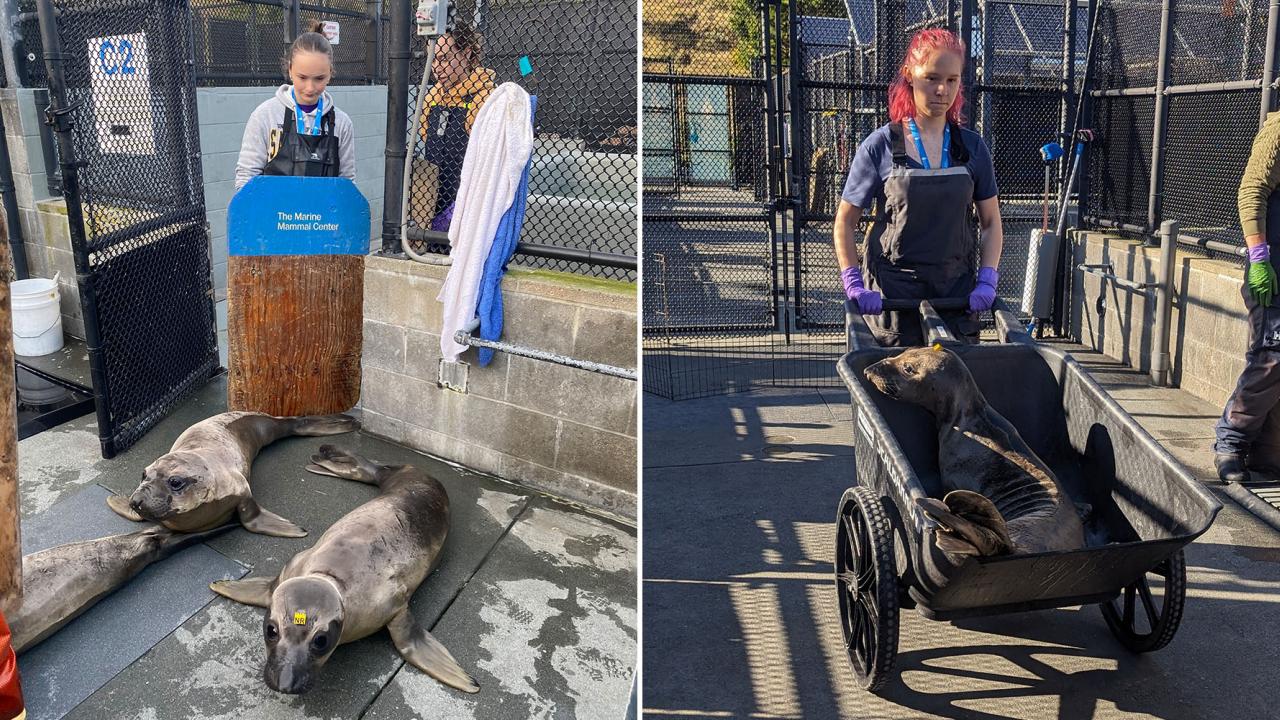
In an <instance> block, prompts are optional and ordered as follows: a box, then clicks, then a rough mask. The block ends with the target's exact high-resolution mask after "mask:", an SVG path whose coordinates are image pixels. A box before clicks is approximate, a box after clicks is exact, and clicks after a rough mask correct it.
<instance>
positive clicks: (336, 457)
mask: <svg viewBox="0 0 1280 720" xmlns="http://www.w3.org/2000/svg"><path fill="white" fill-rule="evenodd" d="M307 470H310V471H311V472H313V473H316V474H317V475H331V476H333V477H339V478H343V479H344V480H355V481H356V482H362V483H368V484H370V485H377V484H378V466H377V465H374V464H373V463H371V462H369V461H368V460H366V459H365V458H363V457H360V456H359V455H356V454H355V453H351V452H347V451H346V450H343V449H341V448H338V447H334V446H333V445H321V446H320V452H318V453H316V454H315V455H312V456H311V464H310V465H307Z"/></svg>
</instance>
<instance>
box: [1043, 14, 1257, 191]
mask: <svg viewBox="0 0 1280 720" xmlns="http://www.w3.org/2000/svg"><path fill="white" fill-rule="evenodd" d="M1077 2H1078V0H1063V3H1062V14H1063V18H1062V24H1063V27H1065V28H1066V32H1065V33H1064V34H1063V40H1062V117H1061V123H1060V125H1061V126H1062V130H1061V133H1062V137H1063V140H1064V142H1067V143H1070V142H1071V137H1070V136H1069V135H1068V134H1067V133H1069V132H1071V128H1070V125H1071V124H1072V123H1073V122H1075V117H1076V14H1077V13H1076V9H1077V7H1076V6H1077ZM1276 2H1280V0H1276ZM1067 147H1071V146H1070V145H1067ZM1057 165H1058V177H1060V178H1063V177H1066V174H1067V171H1068V169H1069V168H1070V166H1071V156H1070V155H1069V154H1068V153H1063V154H1062V157H1061V158H1059V159H1058V163H1057Z"/></svg>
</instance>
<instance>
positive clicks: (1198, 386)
mask: <svg viewBox="0 0 1280 720" xmlns="http://www.w3.org/2000/svg"><path fill="white" fill-rule="evenodd" d="M1077 237H1078V238H1079V241H1078V242H1077V243H1076V245H1075V264H1077V265H1078V264H1080V263H1090V264H1097V263H1104V262H1109V263H1111V264H1112V266H1113V268H1114V272H1115V274H1116V275H1118V276H1119V277H1122V278H1126V279H1129V280H1133V281H1135V282H1158V281H1159V280H1160V278H1161V277H1162V274H1161V269H1160V250H1159V248H1156V247H1144V246H1143V244H1142V243H1141V242H1138V241H1135V240H1129V239H1125V238H1119V237H1116V236H1113V235H1106V234H1102V233H1080V234H1079V235H1078V236H1077ZM1175 262H1176V267H1175V270H1174V276H1173V278H1174V279H1173V284H1174V308H1173V314H1172V320H1171V327H1170V349H1169V354H1170V363H1171V367H1172V377H1173V382H1174V384H1176V385H1177V386H1178V387H1180V388H1182V389H1183V390H1186V391H1187V392H1189V393H1191V394H1192V395H1195V396H1196V397H1199V398H1202V399H1204V400H1205V401H1207V402H1209V403H1211V404H1213V405H1217V406H1222V405H1224V404H1225V403H1226V400H1227V397H1228V396H1229V395H1230V394H1231V391H1232V390H1234V389H1235V386H1236V381H1237V379H1238V378H1239V376H1240V371H1241V370H1243V369H1244V353H1245V349H1246V347H1247V345H1248V341H1249V324H1248V320H1247V315H1246V313H1245V309H1244V300H1243V298H1242V296H1241V287H1242V285H1243V284H1244V269H1243V268H1242V267H1241V265H1240V264H1239V263H1232V262H1227V261H1223V260H1212V259H1208V258H1204V257H1199V256H1193V255H1191V254H1189V253H1185V252H1181V251H1180V252H1179V253H1178V254H1177V256H1176V258H1175ZM1100 293H1101V294H1102V296H1103V298H1104V302H1105V312H1103V313H1102V315H1101V316H1099V314H1098V312H1097V299H1098V297H1099V294H1100ZM1155 322H1156V316H1155V302H1154V300H1148V299H1146V298H1144V297H1143V296H1142V295H1139V294H1137V293H1133V292H1129V291H1127V290H1125V289H1124V288H1120V287H1117V286H1116V285H1115V284H1114V283H1112V282H1108V281H1104V280H1103V279H1102V278H1100V277H1098V276H1097V275H1091V274H1085V273H1082V272H1080V271H1076V273H1075V276H1074V287H1073V305H1072V325H1071V327H1072V330H1073V331H1074V333H1075V335H1076V337H1078V338H1080V341H1081V342H1083V343H1084V344H1086V345H1090V346H1092V347H1094V348H1095V349H1097V350H1099V351H1101V352H1102V353H1104V354H1106V355H1109V356H1111V357H1114V358H1117V359H1119V360H1121V361H1123V362H1125V363H1127V364H1129V365H1130V366H1132V367H1135V368H1138V369H1140V370H1150V367H1151V361H1150V353H1151V348H1152V341H1153V335H1154V332H1155Z"/></svg>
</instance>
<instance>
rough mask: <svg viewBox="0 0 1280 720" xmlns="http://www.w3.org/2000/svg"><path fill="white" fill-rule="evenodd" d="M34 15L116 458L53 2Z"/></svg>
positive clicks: (105, 444)
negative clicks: (47, 80) (38, 17)
mask: <svg viewBox="0 0 1280 720" xmlns="http://www.w3.org/2000/svg"><path fill="white" fill-rule="evenodd" d="M36 10H37V12H38V13H39V16H40V40H41V42H42V43H43V45H44V63H45V70H46V73H47V74H48V78H49V109H48V111H47V115H46V120H45V121H46V122H48V123H50V124H52V125H53V126H54V130H55V132H56V133H57V136H58V156H59V158H60V159H61V165H62V192H63V195H64V196H65V197H66V204H67V223H68V225H69V227H70V229H71V248H72V253H71V254H72V256H73V259H74V260H75V265H76V284H77V286H78V287H79V289H80V307H81V308H82V309H83V310H84V340H85V345H86V346H88V347H87V349H88V351H89V377H90V383H91V384H92V386H93V395H94V405H95V407H96V408H97V411H98V440H99V442H100V443H101V445H102V455H103V457H106V458H110V457H114V456H115V454H116V449H115V443H114V441H113V440H112V437H111V435H112V428H113V427H114V424H113V422H112V419H111V392H110V388H109V387H108V386H107V373H106V368H105V367H104V364H103V357H102V355H103V353H102V336H101V331H100V328H99V327H98V293H97V288H96V286H95V283H94V276H93V273H91V272H90V270H89V252H88V246H89V242H88V238H86V237H85V224H84V207H83V206H82V205H81V204H80V163H79V162H77V161H76V144H75V138H74V136H73V134H72V127H73V126H74V123H73V122H72V115H71V113H72V112H73V108H72V106H71V103H70V102H69V101H68V99H67V78H66V74H65V71H64V67H63V63H64V62H65V58H64V57H63V54H62V38H61V36H60V35H59V34H58V20H57V16H56V14H55V13H56V11H55V10H54V7H53V0H37V2H36Z"/></svg>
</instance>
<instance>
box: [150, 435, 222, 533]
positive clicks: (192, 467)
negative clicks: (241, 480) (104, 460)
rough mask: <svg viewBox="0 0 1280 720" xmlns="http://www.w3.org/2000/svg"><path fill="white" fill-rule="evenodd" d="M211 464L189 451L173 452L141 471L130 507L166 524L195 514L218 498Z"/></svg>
mask: <svg viewBox="0 0 1280 720" xmlns="http://www.w3.org/2000/svg"><path fill="white" fill-rule="evenodd" d="M216 485H217V483H216V482H215V478H214V476H213V473H212V472H211V471H210V469H209V467H208V465H206V464H205V462H204V461H203V460H201V459H200V456H199V455H198V454H196V453H190V452H171V453H169V454H167V455H163V456H161V457H160V458H159V459H158V460H156V461H155V462H153V463H151V464H150V465H148V466H147V469H146V470H143V471H142V482H141V483H140V484H139V485H138V489H136V490H134V491H133V494H132V495H130V496H129V506H130V507H131V508H133V510H134V511H135V512H137V513H138V514H139V515H141V516H142V517H144V518H146V519H148V520H154V521H156V522H163V521H165V520H168V519H170V518H174V517H178V516H181V515H183V514H184V513H189V512H192V511H193V510H196V509H197V508H199V507H201V506H202V505H204V504H206V503H208V502H209V500H210V499H212V498H214V497H216V496H218V495H219V491H218V488H217V487H216Z"/></svg>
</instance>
